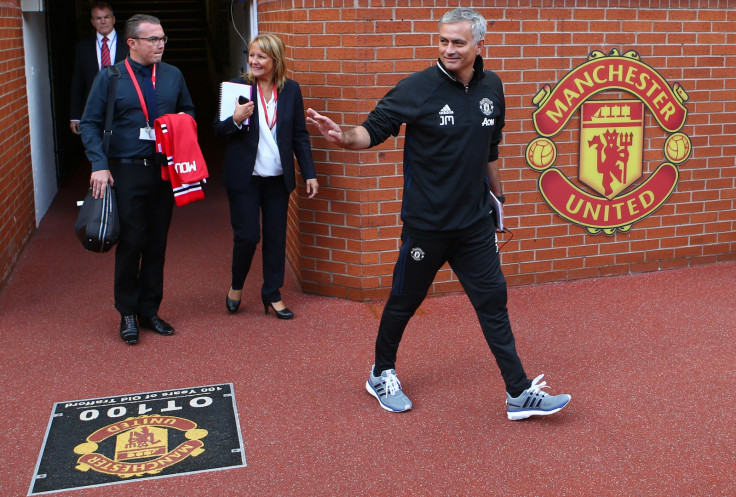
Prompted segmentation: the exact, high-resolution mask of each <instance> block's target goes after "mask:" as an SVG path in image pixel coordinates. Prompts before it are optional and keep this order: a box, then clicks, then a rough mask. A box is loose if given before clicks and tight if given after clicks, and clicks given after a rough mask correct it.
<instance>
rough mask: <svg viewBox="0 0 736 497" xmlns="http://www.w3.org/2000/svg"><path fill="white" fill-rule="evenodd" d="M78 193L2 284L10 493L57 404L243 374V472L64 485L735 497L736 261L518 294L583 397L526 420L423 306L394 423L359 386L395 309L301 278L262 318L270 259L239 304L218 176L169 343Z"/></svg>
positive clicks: (514, 310) (542, 355)
mask: <svg viewBox="0 0 736 497" xmlns="http://www.w3.org/2000/svg"><path fill="white" fill-rule="evenodd" d="M84 191H85V187H84V184H81V185H77V186H76V187H66V188H63V189H62V190H61V191H60V193H59V195H58V196H57V198H56V199H55V201H54V203H53V205H52V208H51V210H50V211H49V213H48V214H47V215H46V217H45V218H44V219H43V221H42V223H41V225H40V227H39V229H38V230H37V232H36V233H35V234H34V235H33V237H32V238H31V239H30V241H29V242H28V244H27V246H26V247H25V250H24V251H23V253H22V255H21V257H20V259H19V261H18V263H17V265H16V267H15V269H14V272H13V274H12V275H11V276H10V278H9V280H8V282H7V285H6V287H5V288H4V289H3V291H2V293H0V339H1V340H2V347H1V348H0V371H2V388H3V395H2V403H1V405H2V411H3V421H2V425H3V427H2V429H0V446H1V447H2V450H0V495H2V496H22V495H26V494H27V493H28V489H29V486H30V484H31V480H32V477H33V474H34V469H35V465H36V461H37V458H38V455H39V452H40V449H41V445H42V443H43V440H44V434H45V430H46V427H47V424H48V421H49V415H50V413H51V409H52V407H53V404H54V403H55V402H61V401H69V400H75V399H88V398H95V397H105V396H110V395H122V394H128V393H136V392H145V391H156V390H165V389H171V388H185V387H193V386H199V385H211V384H219V383H232V384H233V387H234V391H235V397H236V403H237V408H238V414H239V421H240V426H241V431H242V437H243V441H244V445H245V450H246V458H247V467H243V468H237V469H230V470H222V471H215V472H205V473H197V474H190V475H185V476H174V477H169V478H148V479H141V480H131V481H127V482H125V483H122V484H117V485H111V486H105V487H99V488H87V489H79V490H70V491H65V492H59V493H57V494H58V495H64V496H69V497H77V496H79V497H91V496H100V495H103V496H111V497H117V496H139V495H146V496H149V497H154V496H167V497H168V496H172V495H176V496H328V495H329V496H378V495H402V496H403V495H406V496H409V495H412V496H414V495H417V496H425V495H426V496H455V495H459V496H460V495H462V496H489V495H504V496H505V495H521V496H551V495H568V496H593V495H595V496H600V495H602V496H730V495H736V478H735V477H734V468H736V448H735V447H736V426H735V425H734V420H735V415H734V408H733V405H734V393H733V391H732V390H731V388H733V385H734V384H735V383H736V382H735V381H734V380H735V374H734V365H735V364H736V348H734V346H733V344H734V342H735V341H736V327H735V326H734V324H733V315H734V311H735V310H736V285H735V284H734V281H736V263H725V264H719V265H709V266H700V267H695V268H686V269H678V270H671V271H665V272H658V273H647V274H638V275H633V276H624V277H611V278H604V279H595V280H585V281H574V282H566V283H557V284H546V285H539V286H530V287H521V288H512V289H510V291H509V311H510V316H511V320H512V325H513V328H514V332H515V335H516V339H517V347H518V350H519V353H520V355H521V357H522V360H523V362H524V365H525V368H526V370H527V373H528V375H529V376H530V377H532V378H533V377H534V376H536V375H538V374H541V373H545V380H546V381H547V382H548V384H549V385H551V389H550V390H549V391H550V392H551V393H563V392H564V393H570V394H571V395H572V401H571V403H570V404H569V405H568V407H566V408H565V409H564V410H563V411H561V412H560V413H558V414H556V415H553V416H548V417H544V418H533V419H530V420H526V421H521V422H512V421H509V420H507V419H506V415H505V406H504V399H505V396H504V391H503V383H502V381H501V378H500V375H499V373H498V369H497V367H496V365H495V362H494V360H493V358H492V356H491V354H490V352H489V351H488V348H487V346H486V345H485V342H484V340H483V337H482V334H481V332H480V328H479V326H478V324H477V321H476V318H475V315H474V312H473V310H472V308H471V306H470V304H469V302H468V300H467V298H466V297H465V296H464V295H461V294H455V295H447V296H441V297H434V298H429V299H427V300H426V301H425V302H424V303H423V304H422V307H421V308H420V310H419V312H418V313H417V315H416V316H415V317H414V319H413V320H412V321H411V322H410V324H409V327H408V328H407V331H406V334H405V339H404V341H403V343H402V347H401V349H400V351H399V361H398V364H397V369H398V374H399V377H400V379H401V381H402V385H403V388H404V391H405V392H406V393H407V394H408V395H409V396H410V397H411V399H412V401H413V402H414V409H413V410H412V411H410V412H407V413H402V414H394V413H389V412H386V411H384V410H382V409H380V408H379V406H378V404H377V402H376V401H375V400H374V399H373V398H372V397H370V396H369V395H368V394H367V393H366V391H365V387H364V384H365V380H366V377H367V374H368V370H369V368H370V366H371V362H372V349H373V343H374V339H375V333H376V329H377V326H378V317H379V315H380V311H381V306H382V302H370V303H357V302H351V301H346V300H340V299H334V298H326V297H321V296H316V295H305V294H303V293H301V292H300V291H299V288H298V286H297V284H296V282H295V279H294V278H293V277H292V276H291V275H288V276H287V282H286V285H285V287H284V289H283V296H284V301H285V302H286V303H287V304H288V305H289V307H290V308H291V309H292V310H293V311H294V312H295V314H296V318H295V319H294V320H292V321H280V320H277V319H276V318H275V317H274V316H273V314H272V315H270V316H266V315H264V312H263V308H262V306H261V305H260V302H259V298H258V295H259V293H258V288H259V285H260V279H259V275H260V262H259V254H257V258H256V264H254V267H253V269H252V270H251V274H250V275H249V277H248V280H247V281H246V290H245V294H244V300H243V302H244V305H243V306H242V307H241V310H240V311H239V312H238V313H237V314H234V315H230V314H228V313H227V311H226V310H225V306H224V302H223V301H224V298H225V292H226V290H227V288H228V284H229V261H230V240H231V231H230V227H229V223H228V219H227V215H228V214H227V201H226V198H225V195H224V192H223V191H222V187H220V186H219V184H218V183H217V182H214V183H211V184H210V185H209V186H208V188H207V193H206V195H207V198H206V200H205V201H203V202H199V203H197V204H192V205H189V206H186V207H181V208H176V211H175V214H174V223H173V226H172V228H171V231H170V237H169V249H168V255H167V266H166V289H165V298H164V303H163V306H162V308H161V312H160V314H161V315H162V316H163V317H164V318H165V319H167V320H168V321H170V322H171V323H172V324H173V325H174V326H175V327H176V328H177V330H178V332H177V334H176V335H174V336H172V337H162V336H158V335H155V334H152V333H150V332H144V334H143V336H142V340H141V342H140V343H139V344H138V345H136V346H134V347H131V346H127V345H125V344H124V343H123V342H122V341H121V340H120V338H119V336H118V332H117V326H118V320H119V316H118V315H117V313H116V312H115V310H114V308H113V305H112V273H113V254H112V253H109V254H92V253H88V252H86V251H84V250H83V249H82V247H81V245H80V244H79V242H78V241H77V240H76V238H75V237H74V234H73V229H72V226H73V222H74V218H75V215H76V207H75V201H76V200H77V199H81V198H82V196H83V193H84ZM57 494H53V495H57Z"/></svg>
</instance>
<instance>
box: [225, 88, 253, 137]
mask: <svg viewBox="0 0 736 497" xmlns="http://www.w3.org/2000/svg"><path fill="white" fill-rule="evenodd" d="M251 90H252V87H251V86H250V85H245V84H243V83H233V82H231V81H223V82H222V83H220V121H224V120H225V119H227V118H229V117H232V115H233V114H234V113H235V102H237V100H238V97H241V96H242V97H245V98H247V99H248V100H251V96H252V95H251ZM249 121H250V119H246V120H245V121H243V124H244V125H246V126H247V125H248V122H249Z"/></svg>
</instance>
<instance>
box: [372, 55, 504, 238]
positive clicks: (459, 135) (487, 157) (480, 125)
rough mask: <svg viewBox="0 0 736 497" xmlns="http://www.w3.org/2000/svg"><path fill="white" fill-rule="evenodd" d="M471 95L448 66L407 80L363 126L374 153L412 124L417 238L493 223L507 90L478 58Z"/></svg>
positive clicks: (406, 210) (405, 209) (409, 187)
mask: <svg viewBox="0 0 736 497" xmlns="http://www.w3.org/2000/svg"><path fill="white" fill-rule="evenodd" d="M474 70H475V74H474V75H473V79H472V80H471V81H470V83H469V84H468V86H467V88H466V87H465V86H464V85H463V84H462V83H460V82H459V81H458V80H457V79H456V78H455V76H454V75H453V74H452V73H451V72H450V71H448V70H447V69H446V68H445V67H444V65H443V64H442V61H440V60H438V62H437V65H436V66H433V67H429V68H427V69H425V70H423V71H420V72H418V73H415V74H412V75H411V76H408V77H406V78H404V79H403V80H401V81H400V82H399V83H398V84H397V85H396V87H395V88H393V89H392V90H391V91H389V92H388V93H387V94H386V96H384V97H383V99H381V101H380V102H379V103H378V105H376V108H375V109H374V110H373V111H372V112H371V113H370V114H369V115H368V118H367V119H366V121H365V122H364V123H363V124H362V126H363V127H364V128H365V129H366V130H367V131H368V133H369V135H370V138H371V147H373V146H375V145H378V144H380V143H382V142H383V141H385V140H386V139H387V138H388V137H389V136H390V135H394V136H397V135H398V134H399V130H400V128H401V125H402V124H403V123H406V139H405V143H404V194H403V200H402V207H401V219H402V221H403V222H404V227H405V228H408V229H409V231H410V232H412V233H414V234H417V235H418V234H421V235H423V236H425V237H426V236H430V237H447V236H455V235H458V234H460V233H462V232H463V231H466V230H468V229H476V228H477V227H479V226H482V225H483V224H485V223H491V222H492V219H491V215H490V212H491V209H492V207H491V201H490V195H489V193H488V191H489V185H488V178H487V176H486V168H487V165H488V162H490V161H494V160H496V159H498V144H499V143H500V142H501V137H502V133H501V130H502V128H503V126H504V124H505V121H504V117H505V114H506V107H505V102H504V94H503V84H502V83H501V79H500V78H499V77H498V76H497V75H496V73H494V72H493V71H485V70H484V69H483V59H482V58H481V57H480V56H477V57H476V60H475V64H474Z"/></svg>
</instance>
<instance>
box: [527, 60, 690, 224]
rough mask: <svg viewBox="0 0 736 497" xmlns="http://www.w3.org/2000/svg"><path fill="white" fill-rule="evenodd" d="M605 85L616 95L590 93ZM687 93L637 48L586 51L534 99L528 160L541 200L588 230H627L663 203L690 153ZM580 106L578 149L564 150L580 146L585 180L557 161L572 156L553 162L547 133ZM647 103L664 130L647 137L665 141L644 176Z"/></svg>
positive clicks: (550, 134) (580, 170)
mask: <svg viewBox="0 0 736 497" xmlns="http://www.w3.org/2000/svg"><path fill="white" fill-rule="evenodd" d="M602 92H609V93H608V94H610V95H611V96H617V97H619V98H616V99H600V100H598V99H593V98H592V97H594V96H596V95H599V94H601V93H602ZM622 92H623V93H622ZM627 96H633V97H636V98H633V99H632V98H626V97H627ZM687 100H688V95H687V93H686V92H685V90H684V89H683V88H682V87H681V86H680V85H679V83H675V84H674V85H672V86H671V87H670V85H669V84H668V83H667V81H665V79H664V78H663V77H662V76H660V75H659V73H657V72H656V71H655V70H654V69H652V68H651V67H649V66H648V65H646V64H644V63H643V62H642V61H641V60H640V58H639V54H637V53H636V52H634V51H630V52H626V53H625V54H623V55H620V54H619V52H618V51H617V50H615V49H614V50H612V51H611V52H610V53H609V55H605V54H603V53H602V52H599V51H595V52H593V53H591V54H590V55H589V56H588V60H587V61H586V62H585V63H584V64H582V65H580V66H578V67H577V68H575V69H573V70H572V71H570V72H569V73H568V74H567V75H566V76H565V77H564V78H562V79H561V80H560V81H559V82H558V83H557V85H556V86H555V87H554V89H552V88H550V85H544V87H543V88H542V89H541V90H540V91H539V93H537V95H536V96H535V97H534V99H533V102H534V104H535V105H536V106H537V109H536V110H535V111H534V113H533V116H532V117H533V122H534V128H535V129H536V131H537V133H538V135H539V136H538V137H537V138H535V139H533V140H532V141H531V142H529V144H528V145H527V148H526V162H527V164H528V165H529V167H531V168H532V169H534V170H535V171H538V172H540V173H541V175H540V177H539V191H540V193H541V194H542V197H543V198H544V200H545V202H547V204H548V205H549V206H550V207H551V208H552V209H553V210H554V211H555V212H557V214H559V215H560V216H562V217H563V218H565V219H567V220H568V221H570V222H573V223H575V224H578V225H580V226H583V227H585V228H586V229H587V230H588V232H589V233H591V234H598V233H600V232H603V233H605V234H607V235H613V234H614V233H616V231H621V232H626V231H628V230H630V229H631V227H632V225H633V224H634V223H636V222H637V221H640V220H641V219H643V218H645V217H647V216H649V215H650V214H652V213H653V212H654V211H655V210H657V209H658V208H659V207H660V206H661V205H662V204H664V203H665V202H666V200H667V199H668V198H669V196H670V194H671V193H672V192H673V191H674V189H675V187H676V186H677V181H678V178H679V171H678V166H679V165H680V164H682V163H683V162H685V161H686V160H687V159H688V157H690V153H691V149H692V145H691V142H690V138H689V137H688V136H687V135H686V134H684V133H682V132H681V130H682V127H683V126H684V125H685V119H686V117H687V108H686V107H685V105H684V104H685V102H687ZM578 110H580V116H579V119H580V144H579V150H566V151H565V152H566V154H570V155H572V153H573V152H577V153H578V157H579V164H578V182H579V184H582V185H583V186H582V187H581V186H579V184H576V183H574V182H573V181H571V180H570V179H569V178H568V177H567V176H565V174H564V173H563V171H562V169H561V168H563V167H565V166H567V165H569V163H568V164H562V165H559V166H558V162H559V159H560V156H561V155H562V154H561V152H559V151H558V147H557V145H556V143H555V142H554V141H553V140H552V138H553V137H554V136H556V135H558V134H559V133H560V132H561V131H563V130H564V129H565V127H566V126H567V124H568V122H569V121H570V119H571V118H573V116H575V115H577V113H578ZM647 110H648V111H649V112H650V113H651V118H652V119H651V120H652V121H653V122H655V123H656V125H657V127H659V128H661V131H659V132H658V133H659V134H660V135H661V134H662V133H664V134H665V135H666V136H665V137H663V138H659V139H657V138H656V136H655V137H654V138H651V140H652V143H654V142H655V141H656V140H658V141H660V142H661V143H662V145H661V149H662V153H663V158H664V162H661V163H660V164H659V165H658V166H657V167H656V169H655V170H654V171H653V172H652V173H651V174H648V175H647V174H646V172H647V171H646V169H647V168H646V167H645V166H646V161H645V150H646V147H645V144H646V142H647V138H646V137H645V126H646V122H647ZM652 128H654V127H653V126H652ZM655 134H656V133H655ZM657 162H659V160H658V161H657ZM566 170H567V169H566Z"/></svg>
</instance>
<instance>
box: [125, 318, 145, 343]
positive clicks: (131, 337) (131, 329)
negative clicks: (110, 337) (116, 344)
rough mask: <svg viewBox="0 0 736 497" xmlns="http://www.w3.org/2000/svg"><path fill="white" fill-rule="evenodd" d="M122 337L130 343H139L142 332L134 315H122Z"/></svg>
mask: <svg viewBox="0 0 736 497" xmlns="http://www.w3.org/2000/svg"><path fill="white" fill-rule="evenodd" d="M120 337H121V338H122V339H123V342H125V343H127V344H128V345H135V344H136V343H138V338H139V337H140V333H139V332H138V323H136V321H135V316H134V315H132V314H129V315H127V316H120Z"/></svg>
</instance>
